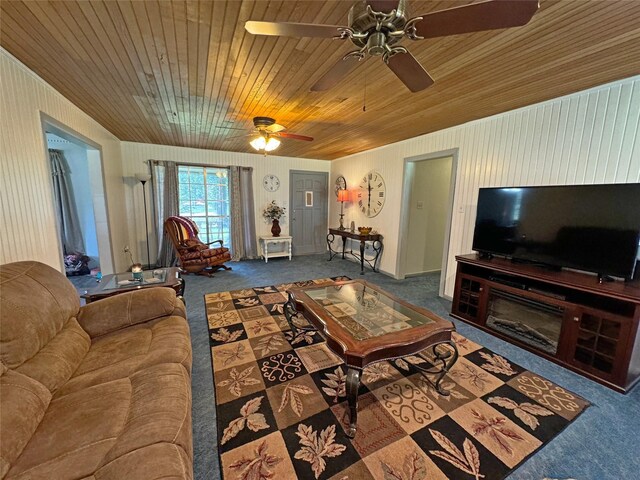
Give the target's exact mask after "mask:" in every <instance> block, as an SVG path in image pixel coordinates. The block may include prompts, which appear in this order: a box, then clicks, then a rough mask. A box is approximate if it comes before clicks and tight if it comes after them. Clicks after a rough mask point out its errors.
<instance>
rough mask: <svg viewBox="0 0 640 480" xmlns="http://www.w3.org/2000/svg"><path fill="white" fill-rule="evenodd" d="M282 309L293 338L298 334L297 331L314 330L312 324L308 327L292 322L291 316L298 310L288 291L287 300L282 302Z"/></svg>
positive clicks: (294, 315)
mask: <svg viewBox="0 0 640 480" xmlns="http://www.w3.org/2000/svg"><path fill="white" fill-rule="evenodd" d="M283 310H284V318H286V319H287V323H288V324H289V327H290V328H291V332H292V333H293V338H295V337H296V336H297V335H298V332H308V331H314V330H315V328H314V327H313V326H312V325H309V326H308V327H300V326H298V325H296V324H295V323H294V321H293V318H294V317H296V316H297V315H298V310H296V302H295V300H294V299H293V297H292V296H291V294H290V293H289V298H288V299H287V302H286V303H285V304H284V308H283Z"/></svg>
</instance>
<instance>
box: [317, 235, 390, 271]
mask: <svg viewBox="0 0 640 480" xmlns="http://www.w3.org/2000/svg"><path fill="white" fill-rule="evenodd" d="M336 235H337V236H339V237H342V259H343V260H344V258H345V257H344V256H345V254H346V253H348V254H350V255H351V256H353V257H355V258H357V259H358V260H360V275H364V262H367V264H368V265H369V266H370V267H371V269H372V270H373V271H374V272H377V270H376V265H377V264H378V260H379V259H380V254H381V253H382V235H380V234H379V233H369V234H367V235H361V234H359V233H356V232H351V231H349V230H340V229H338V228H330V229H329V234H328V235H327V246H328V247H329V261H331V260H332V259H333V257H335V256H336V255H340V252H338V251H337V250H334V249H333V245H332V244H333V241H334V240H335V238H336ZM347 238H351V239H353V240H359V241H360V254H357V253H355V252H354V251H353V250H350V251H348V252H347V251H346V244H347ZM366 242H373V245H372V248H373V251H374V252H375V256H374V257H373V258H371V259H368V258H366V257H365V256H364V249H365V245H366Z"/></svg>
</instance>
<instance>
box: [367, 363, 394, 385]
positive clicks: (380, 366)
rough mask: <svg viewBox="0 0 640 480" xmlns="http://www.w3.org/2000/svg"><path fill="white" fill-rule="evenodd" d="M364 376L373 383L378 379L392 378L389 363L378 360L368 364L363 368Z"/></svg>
mask: <svg viewBox="0 0 640 480" xmlns="http://www.w3.org/2000/svg"><path fill="white" fill-rule="evenodd" d="M364 378H365V380H366V381H367V382H369V383H373V382H377V381H378V380H380V379H383V378H384V379H390V378H392V372H391V365H389V363H388V362H378V363H374V364H373V365H369V366H368V367H366V368H365V369H364Z"/></svg>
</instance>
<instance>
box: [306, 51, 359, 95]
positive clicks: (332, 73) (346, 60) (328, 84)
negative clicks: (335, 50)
mask: <svg viewBox="0 0 640 480" xmlns="http://www.w3.org/2000/svg"><path fill="white" fill-rule="evenodd" d="M359 61H360V59H359V58H358V57H356V56H353V55H349V56H346V57H343V58H342V59H341V60H338V62H337V63H336V64H335V65H334V66H333V67H331V68H330V69H329V70H328V71H327V72H326V73H325V74H324V75H323V76H322V77H321V78H320V80H318V81H317V82H316V83H314V84H313V86H312V87H311V91H312V92H323V91H325V90H329V89H330V88H333V87H335V86H336V85H337V84H338V82H340V80H342V79H343V78H344V77H346V76H347V74H348V73H349V72H350V71H351V70H352V69H353V68H354V67H355V66H356V65H357V64H358V62H359Z"/></svg>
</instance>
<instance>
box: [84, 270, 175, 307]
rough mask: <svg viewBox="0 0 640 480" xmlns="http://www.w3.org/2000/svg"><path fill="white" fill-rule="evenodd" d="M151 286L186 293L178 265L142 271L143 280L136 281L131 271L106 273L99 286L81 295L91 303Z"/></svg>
mask: <svg viewBox="0 0 640 480" xmlns="http://www.w3.org/2000/svg"><path fill="white" fill-rule="evenodd" d="M151 287H169V288H173V289H174V290H175V292H176V295H177V296H178V297H180V298H182V297H183V295H184V280H183V279H182V277H181V276H180V269H179V268H178V267H170V268H157V269H155V270H145V271H143V272H142V281H141V282H139V281H134V280H133V274H132V273H131V272H127V273H115V274H112V275H105V276H104V277H102V281H101V282H100V284H99V285H98V286H97V287H95V288H92V289H90V290H87V291H86V292H85V293H84V294H82V295H80V298H84V300H85V302H86V303H91V302H95V301H96V300H101V299H103V298H107V297H112V296H114V295H118V294H120V293H125V292H131V291H133V290H140V289H142V288H151Z"/></svg>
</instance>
